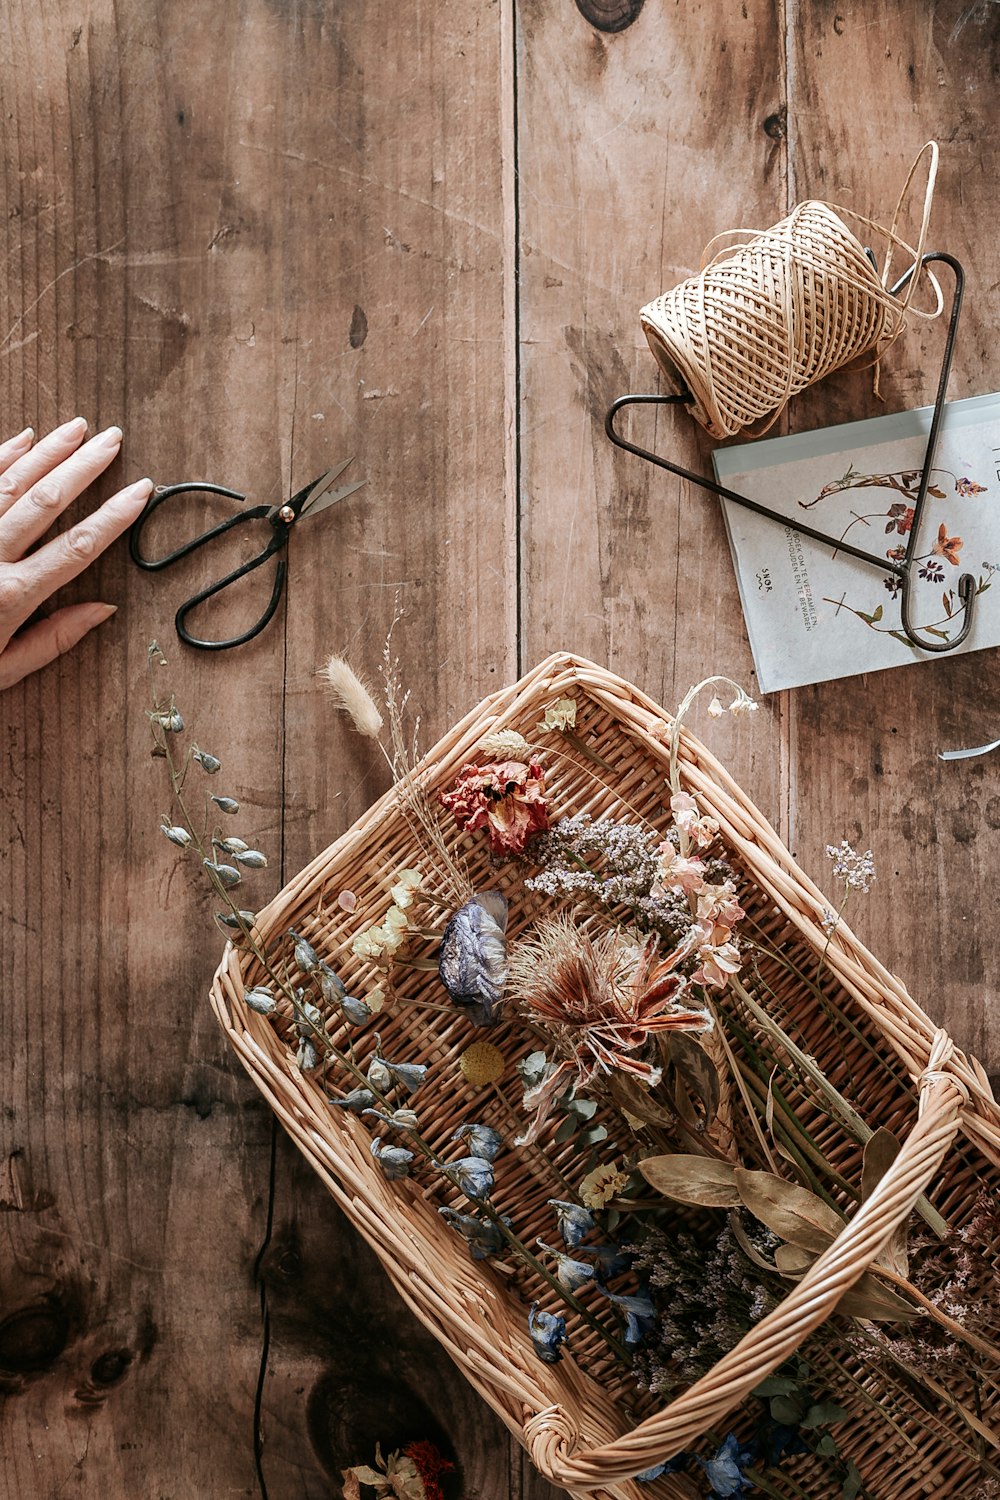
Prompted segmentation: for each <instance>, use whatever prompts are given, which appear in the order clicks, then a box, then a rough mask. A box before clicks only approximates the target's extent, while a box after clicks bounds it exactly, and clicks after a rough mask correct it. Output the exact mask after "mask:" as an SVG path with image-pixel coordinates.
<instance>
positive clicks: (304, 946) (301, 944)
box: [288, 927, 320, 974]
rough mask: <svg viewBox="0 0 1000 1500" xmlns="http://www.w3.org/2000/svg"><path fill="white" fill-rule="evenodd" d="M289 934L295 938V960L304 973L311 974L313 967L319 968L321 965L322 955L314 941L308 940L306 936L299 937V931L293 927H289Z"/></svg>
mask: <svg viewBox="0 0 1000 1500" xmlns="http://www.w3.org/2000/svg"><path fill="white" fill-rule="evenodd" d="M288 936H289V937H290V938H294V939H295V962H296V964H297V965H298V967H299V968H300V969H301V970H302V972H303V974H310V973H312V971H313V969H318V968H319V966H320V956H319V954H318V953H317V952H316V949H315V948H314V947H313V945H312V943H310V942H307V941H306V939H305V938H304V937H299V935H298V933H297V932H296V931H295V930H294V929H293V928H291V927H289V929H288Z"/></svg>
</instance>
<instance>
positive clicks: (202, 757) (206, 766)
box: [191, 745, 222, 776]
mask: <svg viewBox="0 0 1000 1500" xmlns="http://www.w3.org/2000/svg"><path fill="white" fill-rule="evenodd" d="M191 759H192V760H196V761H197V762H198V764H199V766H201V769H202V770H203V771H204V772H205V773H206V774H207V775H208V776H214V775H215V773H216V771H220V770H221V769H222V761H221V760H218V759H217V758H216V757H215V756H214V755H209V753H208V751H207V750H199V749H198V747H197V745H196V746H195V748H194V749H193V750H192V751H191Z"/></svg>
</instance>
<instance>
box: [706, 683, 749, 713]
mask: <svg viewBox="0 0 1000 1500" xmlns="http://www.w3.org/2000/svg"><path fill="white" fill-rule="evenodd" d="M709 712H711V709H709ZM729 712H730V713H731V714H736V715H737V716H741V715H743V714H755V713H756V712H757V705H756V703H755V702H754V700H753V699H752V698H751V697H750V696H749V694H748V693H745V692H744V691H743V689H742V688H741V689H740V691H739V692H738V693H737V695H736V697H735V698H734V699H733V701H732V703H730V705H729Z"/></svg>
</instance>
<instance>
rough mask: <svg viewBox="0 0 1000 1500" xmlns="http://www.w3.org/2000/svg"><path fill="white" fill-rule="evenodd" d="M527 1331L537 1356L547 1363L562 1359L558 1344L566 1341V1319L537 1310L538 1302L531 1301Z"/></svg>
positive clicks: (551, 1363)
mask: <svg viewBox="0 0 1000 1500" xmlns="http://www.w3.org/2000/svg"><path fill="white" fill-rule="evenodd" d="M528 1333H529V1334H530V1335H531V1342H532V1343H533V1344H534V1346H535V1353H536V1354H537V1355H538V1358H539V1359H541V1360H544V1362H545V1363H546V1364H547V1365H555V1364H558V1363H559V1361H560V1360H561V1359H562V1354H561V1353H560V1352H559V1345H560V1344H563V1343H565V1341H566V1319H565V1318H560V1317H559V1316H558V1315H557V1314H556V1313H548V1312H541V1311H539V1307H538V1303H537V1302H533V1303H532V1304H531V1311H530V1312H529V1314H528Z"/></svg>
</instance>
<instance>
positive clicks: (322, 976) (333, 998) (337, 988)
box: [316, 959, 347, 1005]
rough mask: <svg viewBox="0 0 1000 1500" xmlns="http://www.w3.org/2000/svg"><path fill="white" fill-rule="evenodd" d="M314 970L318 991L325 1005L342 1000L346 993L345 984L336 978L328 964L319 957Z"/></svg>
mask: <svg viewBox="0 0 1000 1500" xmlns="http://www.w3.org/2000/svg"><path fill="white" fill-rule="evenodd" d="M316 972H317V973H318V974H319V987H320V991H321V993H322V996H323V999H324V1000H325V1001H326V1003H327V1005H334V1004H336V1002H337V1001H339V1000H343V998H344V996H345V995H346V994H347V986H346V985H345V984H344V982H343V980H341V979H338V977H337V975H336V974H335V973H334V972H333V970H332V969H331V968H330V965H329V964H328V963H326V962H325V961H324V960H323V959H320V961H319V964H318V966H317V969H316Z"/></svg>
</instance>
